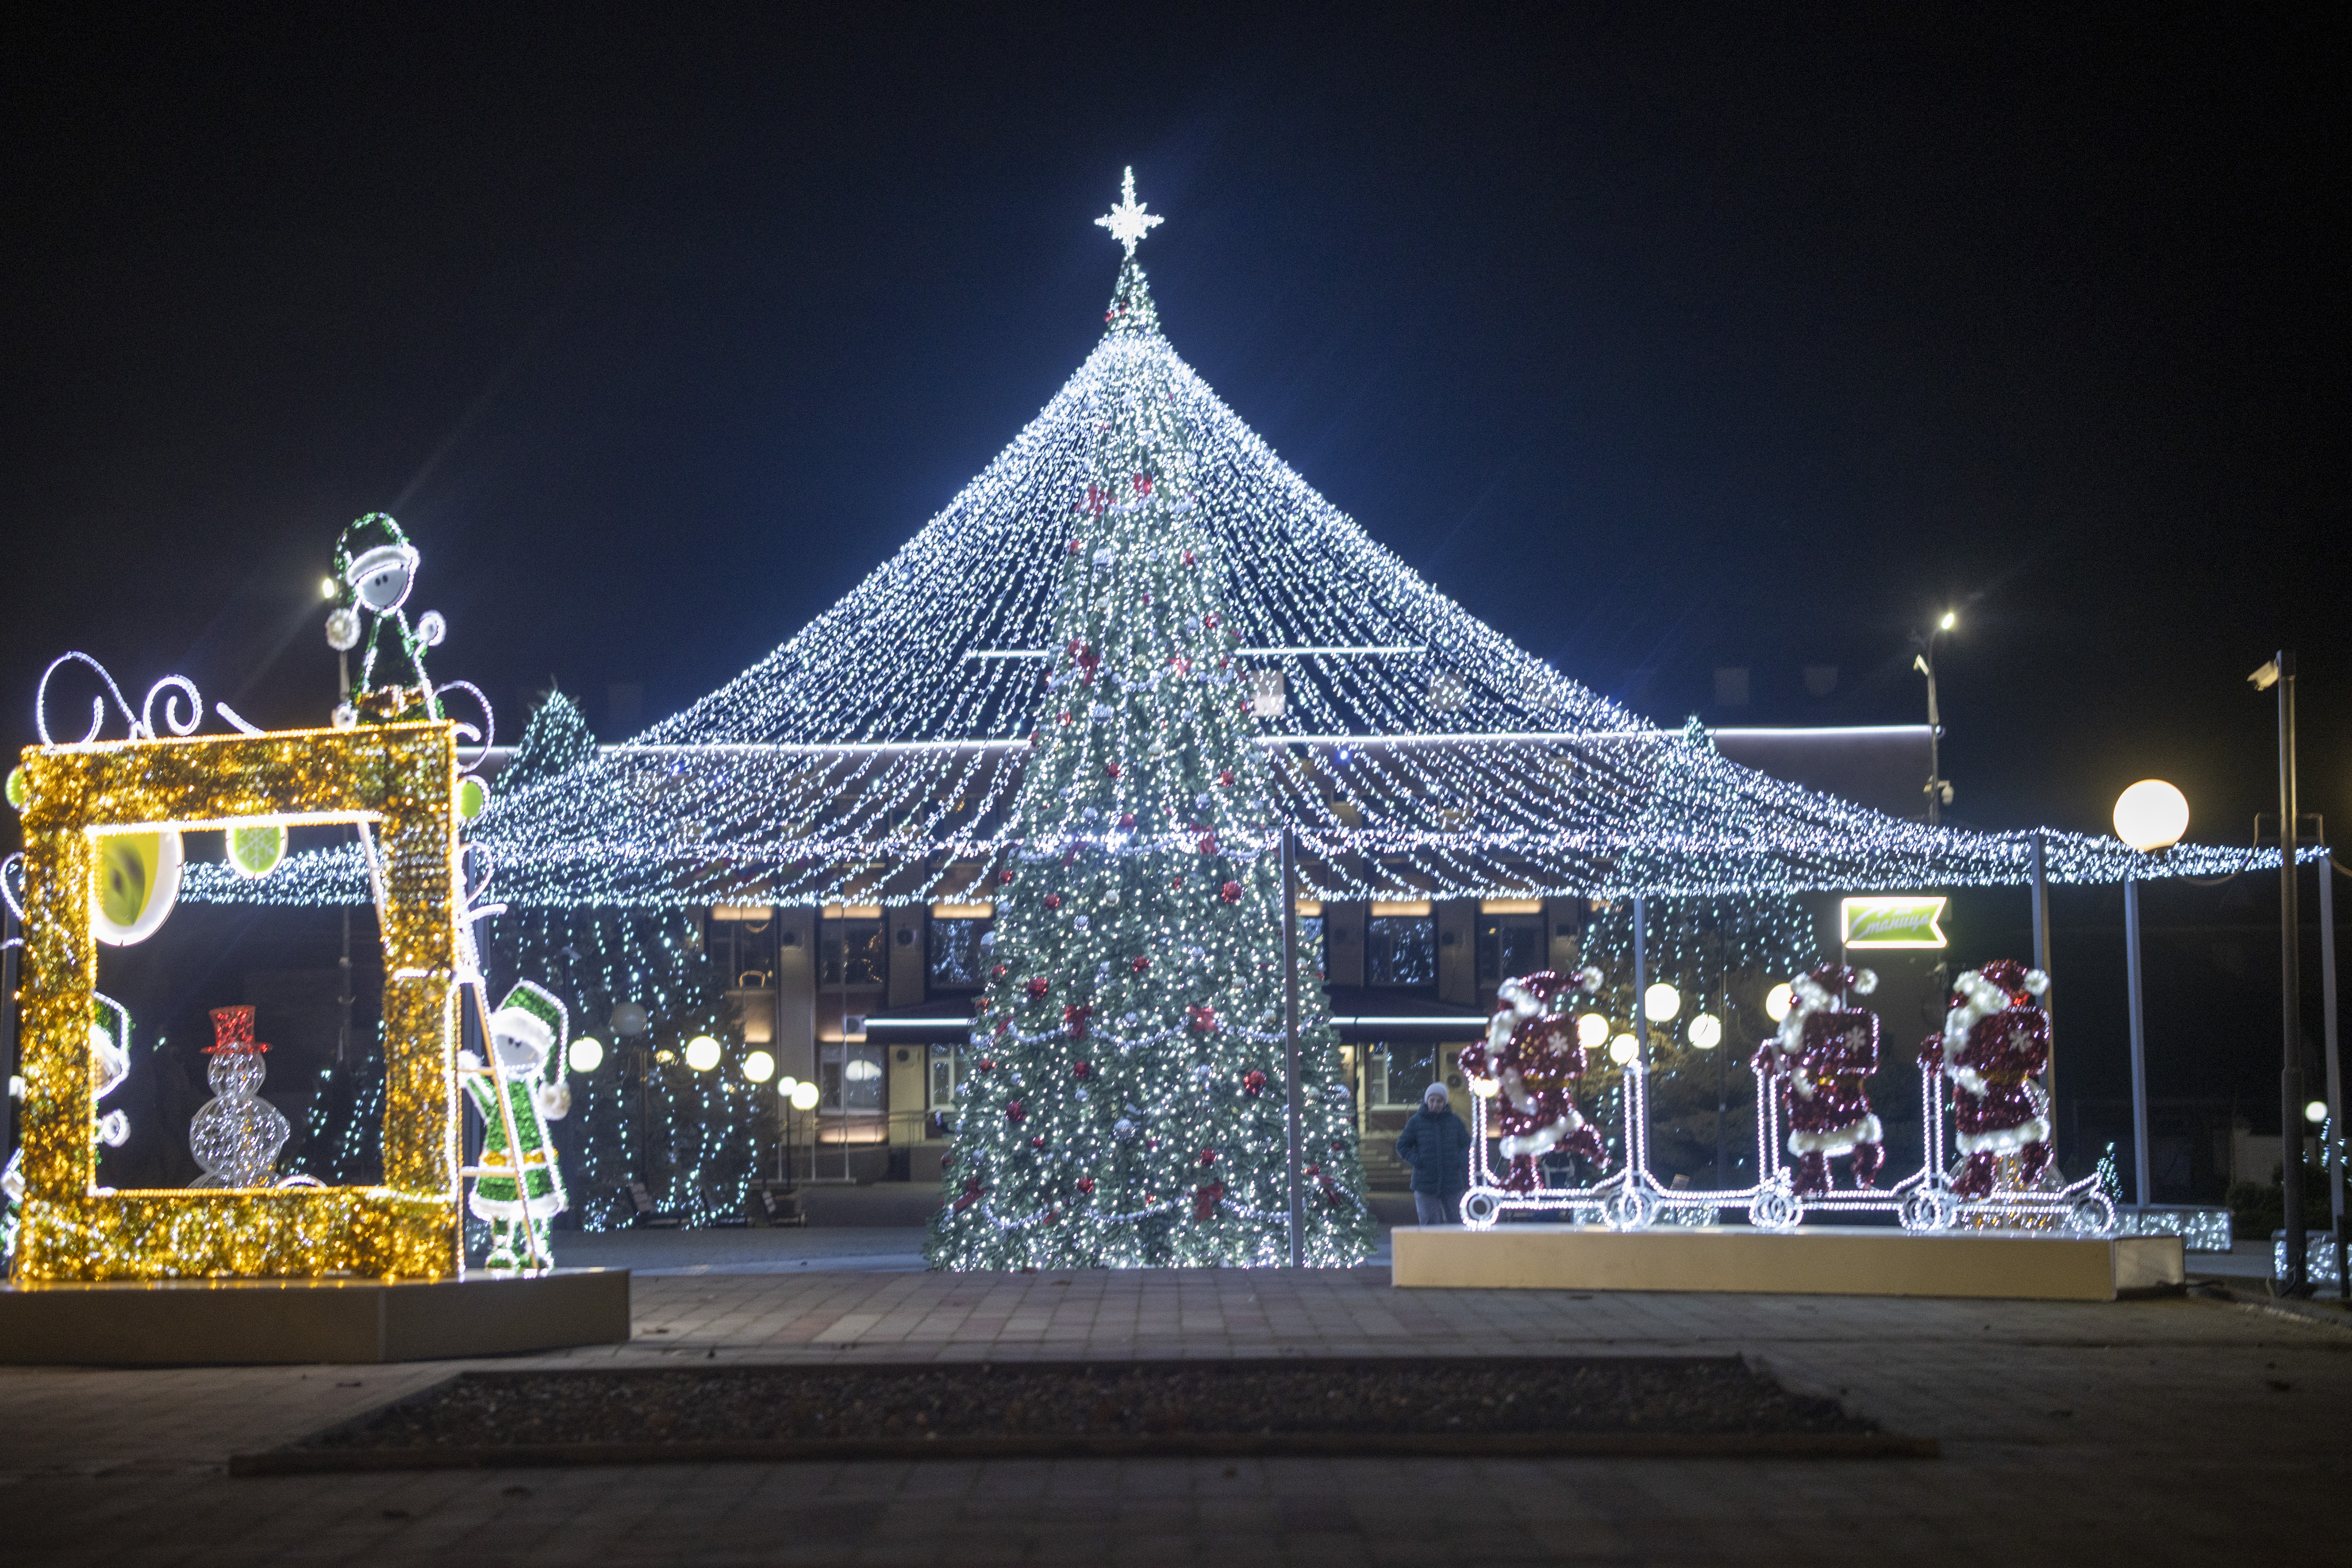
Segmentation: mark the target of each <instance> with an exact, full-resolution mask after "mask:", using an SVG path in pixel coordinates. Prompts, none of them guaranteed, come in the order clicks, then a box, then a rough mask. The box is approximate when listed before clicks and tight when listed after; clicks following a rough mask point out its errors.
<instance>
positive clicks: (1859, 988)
mask: <svg viewBox="0 0 2352 1568" xmlns="http://www.w3.org/2000/svg"><path fill="white" fill-rule="evenodd" d="M1877 989H1878V972H1877V971H1876V970H1874V969H1857V970H1855V971H1854V972H1853V994H1855V995H1857V996H1867V995H1869V994H1871V993H1872V992H1874V991H1875V990H1877Z"/></svg>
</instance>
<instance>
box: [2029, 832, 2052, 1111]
mask: <svg viewBox="0 0 2352 1568" xmlns="http://www.w3.org/2000/svg"><path fill="white" fill-rule="evenodd" d="M2049 859H2050V850H2049V845H2048V843H2047V841H2045V840H2044V839H2043V837H2042V832H2041V830H2040V829H2039V828H2036V829H2035V830H2034V834H2033V967H2034V968H2036V969H2038V970H2040V971H2042V973H2043V974H2045V975H2049V976H2050V988H2049V989H2048V990H2046V991H2044V992H2043V993H2042V1017H2043V1019H2044V1020H2045V1021H2046V1024H2047V1027H2048V1029H2049V1031H2050V1065H2049V1068H2048V1070H2047V1071H2045V1072H2044V1073H2043V1074H2042V1087H2043V1088H2044V1089H2048V1090H2049V1092H2050V1137H2051V1142H2053V1144H2054V1143H2055V1142H2057V1138H2058V1018H2057V1008H2056V1007H2055V1005H2053V994H2055V993H2056V991H2057V989H2058V978H2057V976H2056V975H2055V974H2054V973H2052V972H2051V968H2050V874H2049V873H2050V867H2049Z"/></svg>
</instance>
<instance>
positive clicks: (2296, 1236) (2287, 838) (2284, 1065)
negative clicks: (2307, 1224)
mask: <svg viewBox="0 0 2352 1568" xmlns="http://www.w3.org/2000/svg"><path fill="white" fill-rule="evenodd" d="M2277 686H2278V748H2279V750H2278V766H2279V1016H2280V1028H2281V1037H2282V1045H2281V1055H2282V1058H2283V1060H2282V1062H2281V1064H2280V1069H2279V1110H2280V1118H2279V1185H2280V1196H2281V1197H2282V1198H2284V1200H2285V1201H2284V1204H2283V1205H2281V1206H2282V1207H2283V1208H2284V1210H2285V1211H2286V1212H2285V1215H2284V1218H2285V1221H2286V1275H2285V1278H2284V1279H2282V1280H2281V1281H2280V1289H2281V1290H2282V1291H2283V1292H2284V1294H2286V1295H2290V1296H2301V1295H2305V1294H2307V1293H2308V1292H2309V1291H2310V1289H2311V1260H2310V1258H2308V1257H2307V1256H2306V1255H2305V1246H2304V1232H2303V1105H2304V1099H2303V941H2302V938H2303V921H2302V916H2301V911H2300V910H2299V908H2298V907H2297V902H2296V897H2297V894H2298V892H2299V891H2300V889H2298V888H2297V886H2296V880H2297V879H2298V877H2299V876H2300V875H2301V868H2300V867H2298V866H2296V864H2295V833H2296V829H2297V828H2298V827H2299V826H2301V825H2300V824H2299V823H2298V822H2297V821H2296V818H2295V806H2296V801H2295V777H2294V655H2293V654H2291V653H2287V652H2284V651H2281V652H2280V654H2279V656H2278V680H2277Z"/></svg>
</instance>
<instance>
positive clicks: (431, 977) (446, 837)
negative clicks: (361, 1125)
mask: <svg viewBox="0 0 2352 1568" xmlns="http://www.w3.org/2000/svg"><path fill="white" fill-rule="evenodd" d="M23 784H24V791H25V799H24V806H23V823H24V831H25V860H24V866H25V925H24V932H25V952H24V972H23V982H22V995H23V998H24V1011H23V1017H24V1020H25V1029H24V1036H23V1068H22V1069H21V1070H22V1071H23V1074H24V1079H25V1100H24V1111H23V1116H24V1156H25V1157H24V1176H25V1200H24V1210H23V1228H22V1230H21V1231H20V1233H19V1235H18V1238H17V1247H16V1264H15V1270H14V1278H15V1279H16V1281H17V1282H19V1283H29V1282H34V1281H61V1280H81V1281H93V1280H107V1279H204V1278H215V1279H218V1278H230V1279H264V1278H298V1279H299V1278H320V1277H330V1276H357V1277H362V1278H370V1279H396V1278H409V1279H415V1278H425V1279H436V1278H442V1277H446V1276H450V1275H454V1274H456V1273H457V1272H458V1270H459V1267H460V1262H461V1258H460V1253H459V1226H458V1210H457V1196H458V1194H457V1168H458V1147H457V1117H456V1115H455V1110H456V1104H457V1100H456V1083H457V1063H456V1042H457V1003H458V995H459V993H458V989H457V954H458V953H459V952H460V951H461V948H460V944H459V941H458V928H457V921H458V920H459V918H460V910H461V909H462V907H463V895H462V891H461V889H460V886H459V881H458V878H459V861H458V855H457V814H456V809H455V807H456V800H457V734H456V730H455V727H454V726H453V725H450V724H448V723H446V722H441V723H413V724H387V725H381V726H362V727H360V728H358V729H354V730H348V731H341V730H301V731H278V732H273V733H268V734H261V735H224V736H202V737H194V738H187V739H181V738H173V739H164V740H141V741H102V742H83V743H80V744H73V745H57V746H32V747H27V748H26V751H25V753H24V777H23ZM257 820H258V821H268V822H275V823H280V824H284V825H286V826H299V825H304V824H322V823H323V824H338V823H352V824H359V825H362V826H363V828H364V829H365V833H364V836H363V837H364V840H365V841H370V842H372V843H373V859H374V862H375V864H374V869H373V881H374V882H375V884H376V895H377V901H378V912H379V916H380V920H381V924H382V928H383V949H384V953H383V956H384V987H383V1035H384V1121H383V1185H381V1186H373V1187H319V1186H299V1187H248V1188H236V1189H221V1188H209V1189H192V1188H168V1189H122V1190H103V1189H100V1187H99V1186H98V1155H97V1152H96V1150H95V1149H94V1148H93V1146H92V1144H91V1141H90V1136H89V1126H90V1116H91V1113H92V1111H93V1110H94V1109H95V1107H94V1103H93V1101H92V1099H91V1079H90V1066H89V1046H88V1036H89V1009H90V995H91V993H92V991H93V990H94V989H95V987H96V985H97V982H98V946H97V943H96V941H95V940H94V938H93V937H92V934H91V931H90V903H91V897H92V891H93V880H92V879H93V876H94V873H95V866H96V861H97V854H96V851H97V845H98V840H99V838H100V837H102V836H104V835H106V834H110V833H120V832H130V831H146V832H152V831H154V830H156V829H159V828H177V829H180V830H182V831H188V830H203V829H206V828H222V827H229V826H248V825H250V824H252V823H254V822H256V821H257Z"/></svg>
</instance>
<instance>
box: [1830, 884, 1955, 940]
mask: <svg viewBox="0 0 2352 1568" xmlns="http://www.w3.org/2000/svg"><path fill="white" fill-rule="evenodd" d="M1948 901H1949V900H1947V899H1945V898H1944V897H1943V895H1941V894H1940V893H1938V894H1929V895H1920V894H1909V893H1906V894H1896V895H1887V894H1874V895H1873V896H1871V897H1869V898H1854V899H1847V900H1843V902H1842V903H1840V905H1839V906H1838V923H1839V928H1840V933H1841V939H1842V940H1843V942H1844V943H1845V945H1846V946H1848V947H1942V946H1944V945H1946V942H1945V937H1944V928H1943V927H1942V926H1940V925H1938V924H1937V923H1936V922H1937V921H1939V920H1941V919H1942V918H1943V914H1944V905H1945V904H1946V903H1947V902H1948Z"/></svg>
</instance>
